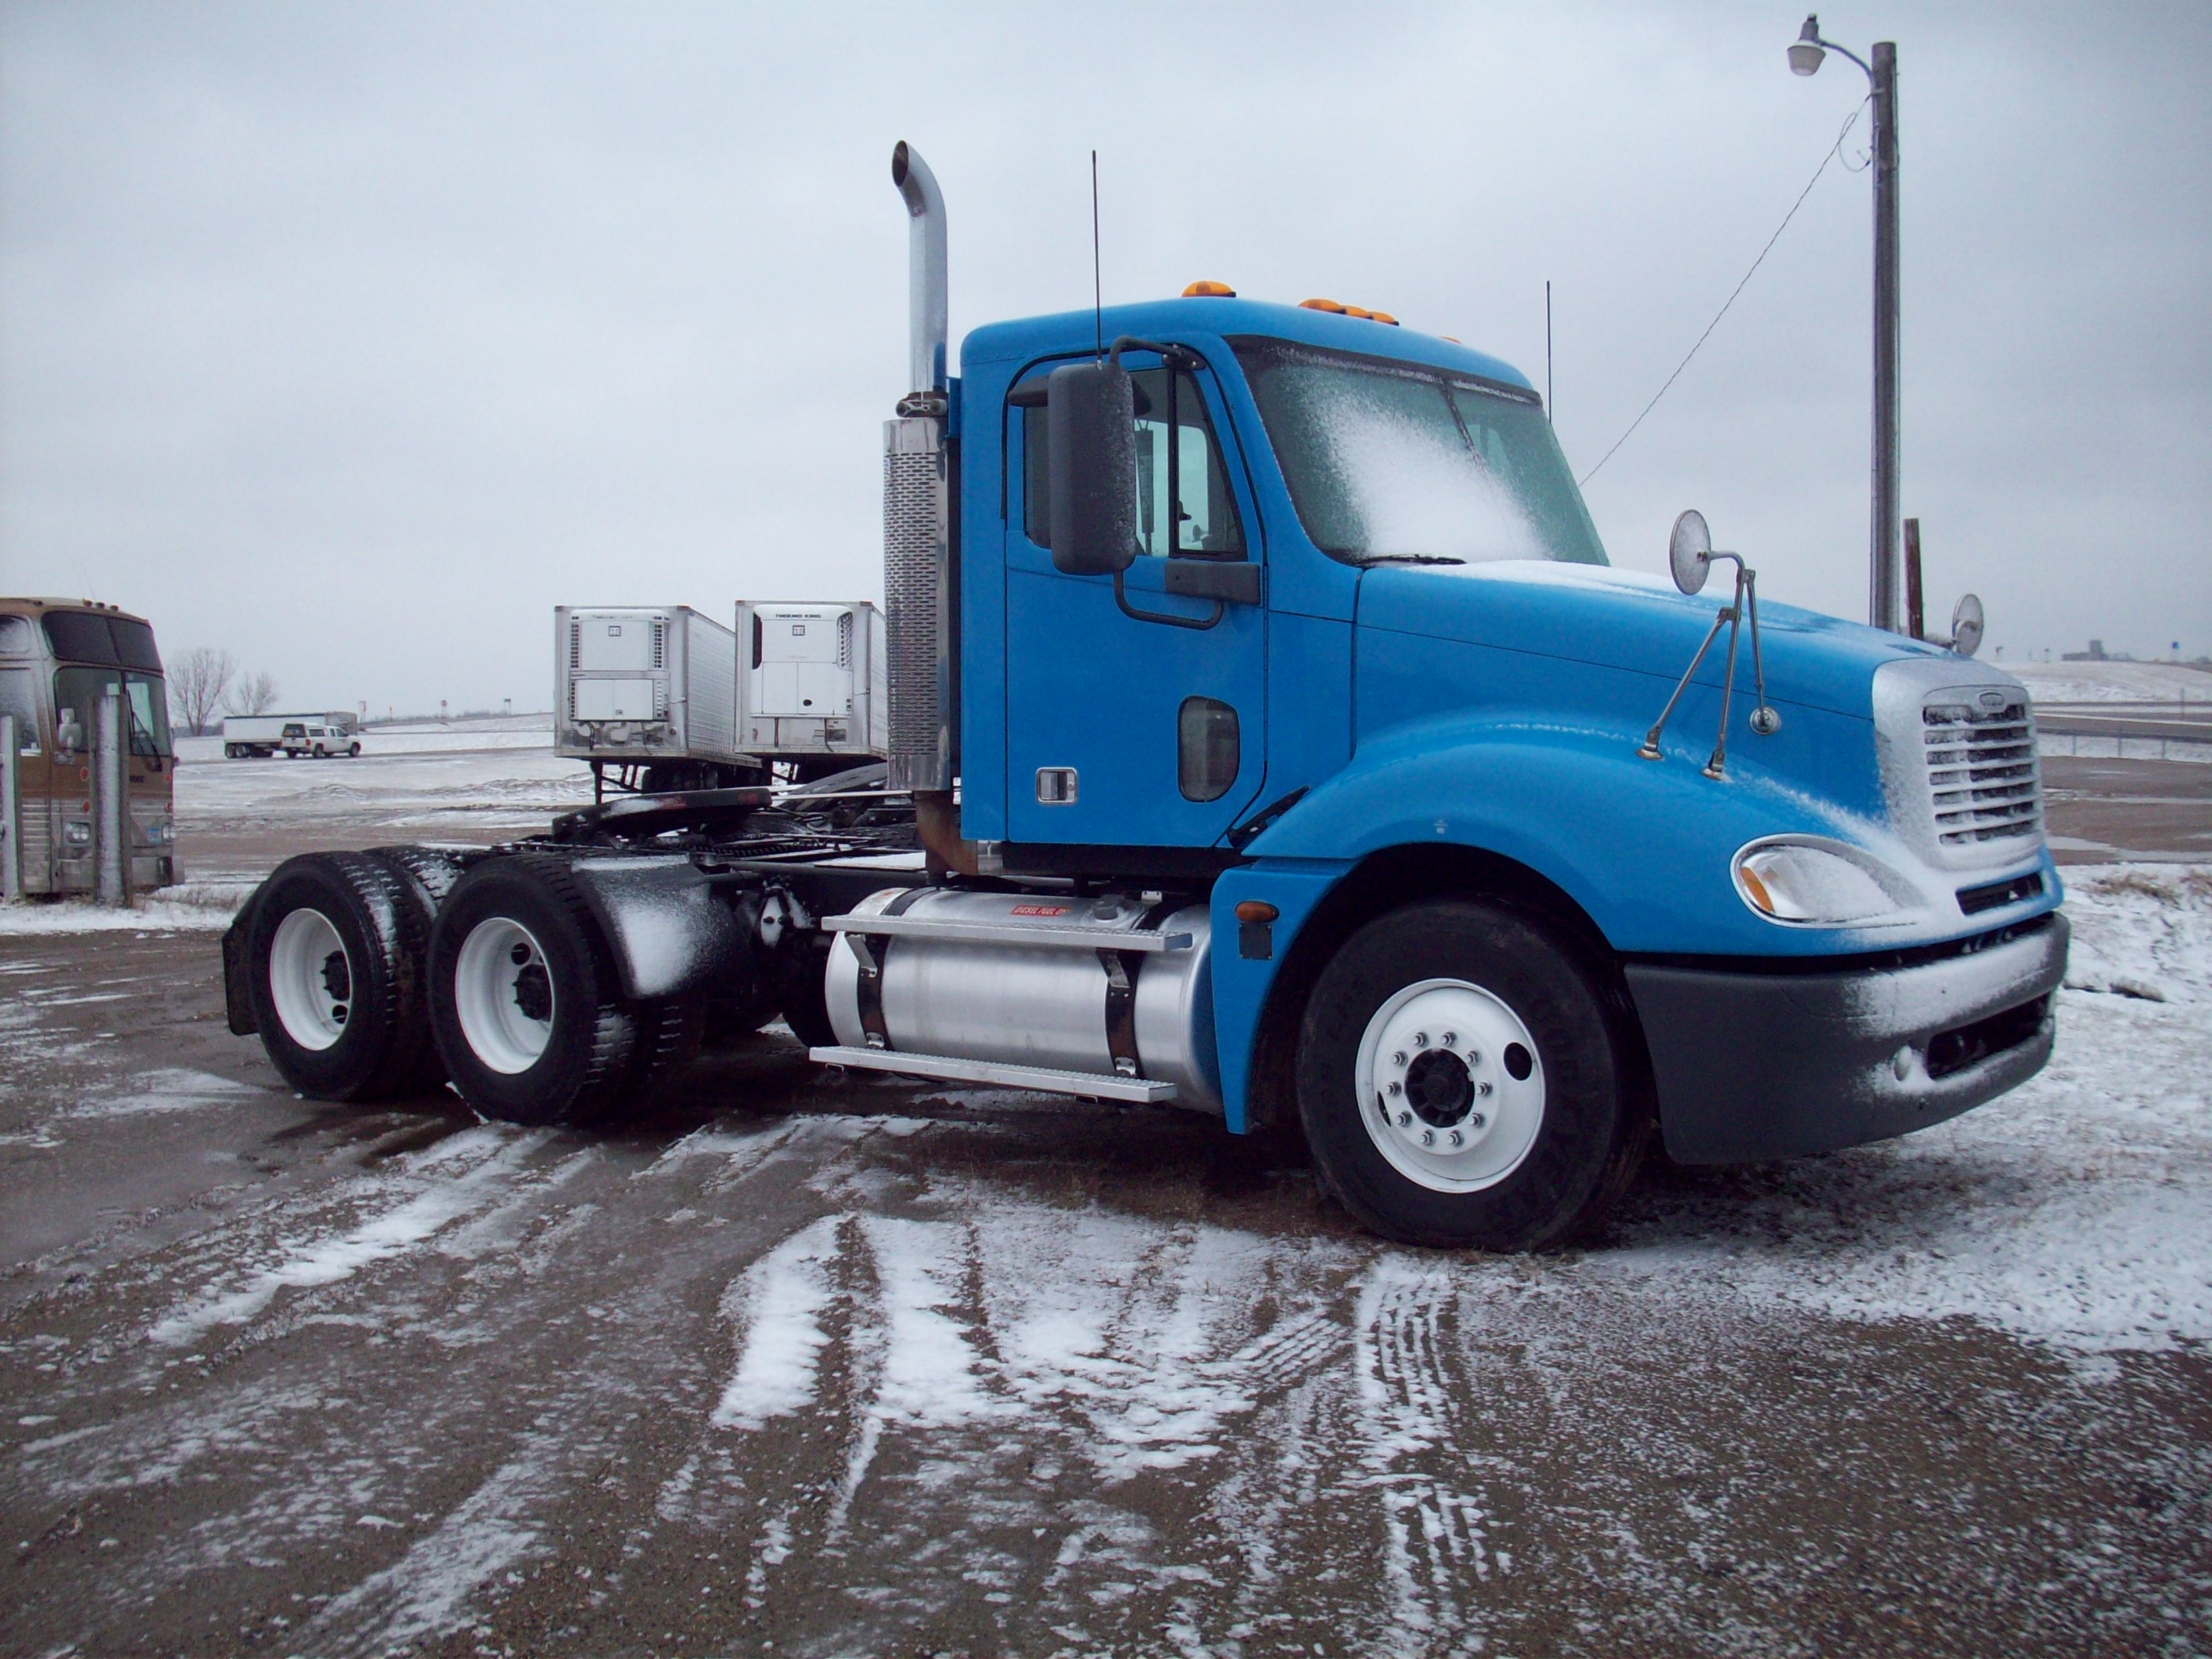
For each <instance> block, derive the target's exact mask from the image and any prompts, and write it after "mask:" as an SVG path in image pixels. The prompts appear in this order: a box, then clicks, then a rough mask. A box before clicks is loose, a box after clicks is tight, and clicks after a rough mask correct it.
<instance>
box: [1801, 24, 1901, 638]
mask: <svg viewBox="0 0 2212 1659" xmlns="http://www.w3.org/2000/svg"><path fill="white" fill-rule="evenodd" d="M1829 52H1841V53H1842V54H1843V55H1844V57H1846V58H1850V60H1851V62H1853V63H1854V64H1857V65H1858V66H1859V67H1860V68H1861V69H1862V70H1865V71H1866V77H1867V82H1868V84H1869V87H1870V88H1872V94H1873V95H1872V97H1871V99H1870V100H1869V101H1871V102H1872V103H1873V105H1874V466H1873V474H1874V476H1873V481H1872V483H1873V487H1872V490H1871V492H1870V493H1871V495H1872V501H1871V503H1870V510H1869V515H1868V516H1869V520H1870V522H1869V526H1868V542H1869V550H1868V566H1869V573H1868V574H1869V580H1868V584H1867V620H1868V621H1869V622H1870V623H1873V624H1874V625H1875V627H1876V628H1886V629H1888V630H1889V631H1890V632H1891V633H1893V634H1897V633H1902V632H1904V631H1905V606H1904V600H1905V581H1904V571H1903V556H1902V551H1901V547H1900V538H1901V535H1902V532H1903V522H1902V518H1903V506H1902V501H1903V496H1902V494H1901V491H1900V489H1899V476H1898V442H1899V420H1898V401H1899V399H1898V342H1899V322H1898V312H1899V305H1898V289H1899V283H1898V223H1897V43H1896V42H1895V41H1893V40H1877V41H1876V42H1875V47H1874V61H1873V62H1872V63H1871V64H1869V63H1868V62H1867V60H1866V59H1865V58H1861V57H1860V56H1859V55H1858V54H1857V52H1852V51H1850V49H1849V48H1848V47H1844V46H1838V45H1837V44H1836V43H1835V42H1834V41H1832V40H1822V39H1821V38H1820V18H1819V17H1818V16H1817V15H1814V16H1810V17H1808V18H1807V19H1806V20H1805V27H1803V28H1802V29H1801V30H1799V31H1798V34H1797V39H1796V40H1794V41H1792V42H1791V43H1790V70H1791V72H1792V73H1794V74H1797V75H1811V74H1814V72H1816V71H1817V70H1819V69H1820V63H1821V59H1822V58H1824V57H1825V56H1826V54H1827V53H1829Z"/></svg>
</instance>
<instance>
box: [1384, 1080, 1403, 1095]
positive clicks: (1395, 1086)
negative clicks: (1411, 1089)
mask: <svg viewBox="0 0 2212 1659" xmlns="http://www.w3.org/2000/svg"><path fill="white" fill-rule="evenodd" d="M1386 1092H1387V1093H1389V1094H1394V1095H1402V1094H1404V1093H1405V1092H1406V1085H1404V1084H1402V1083H1401V1082H1399V1081H1398V1079H1396V1078H1392V1079H1390V1085H1389V1089H1388V1090H1387V1091H1386Z"/></svg>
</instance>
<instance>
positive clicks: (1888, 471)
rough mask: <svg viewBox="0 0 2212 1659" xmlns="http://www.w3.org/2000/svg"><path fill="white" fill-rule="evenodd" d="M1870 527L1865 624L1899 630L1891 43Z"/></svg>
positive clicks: (1878, 144) (1879, 84) (1884, 72)
mask: <svg viewBox="0 0 2212 1659" xmlns="http://www.w3.org/2000/svg"><path fill="white" fill-rule="evenodd" d="M1872 78H1873V81H1874V501H1873V512H1874V525H1873V536H1872V539H1873V544H1874V546H1873V560H1874V570H1873V581H1872V583H1871V592H1870V594H1869V598H1870V600H1871V604H1870V606H1869V609H1870V610H1871V612H1872V616H1871V618H1870V620H1871V621H1872V622H1873V623H1874V625H1875V627H1876V628H1887V629H1889V630H1890V631H1891V632H1892V633H1898V632H1899V631H1901V630H1902V629H1903V628H1904V618H1903V617H1902V616H1901V614H1900V612H1899V600H1900V599H1902V598H1903V597H1904V596H1903V594H1902V593H1901V592H1900V591H1899V590H1900V588H1901V587H1902V586H1903V584H1902V583H1901V582H1900V581H1899V580H1898V578H1899V542H1898V537H1899V528H1900V526H1899V514H1900V513H1901V512H1902V511H1903V508H1902V507H1901V506H1900V500H1901V497H1900V495H1899V484H1898V465H1897V462H1898V455H1897V451H1898V412H1897V404H1898V395H1897V393H1898V387H1897V356H1898V334H1899V328H1898V261H1897V241H1898V237H1897V46H1896V45H1895V43H1894V42H1893V41H1888V40H1877V41H1875V47H1874V69H1873V71H1872Z"/></svg>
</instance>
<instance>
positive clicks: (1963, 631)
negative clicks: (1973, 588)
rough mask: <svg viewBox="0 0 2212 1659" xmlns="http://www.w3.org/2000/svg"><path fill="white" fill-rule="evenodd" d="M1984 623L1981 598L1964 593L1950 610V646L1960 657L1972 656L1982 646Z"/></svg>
mask: <svg viewBox="0 0 2212 1659" xmlns="http://www.w3.org/2000/svg"><path fill="white" fill-rule="evenodd" d="M1986 625H1987V624H1986V623H1985V622H1984V618H1983V616H1982V602H1981V599H1979V598H1978V596H1977V595H1975V594H1972V593H1968V594H1966V595H1964V596H1963V597H1962V598H1960V600H1959V603H1958V605H1957V606H1956V608H1954V610H1953V611H1952V612H1951V648H1952V649H1953V650H1954V651H1955V652H1957V653H1959V654H1960V656H1962V657H1971V656H1972V655H1973V654H1974V653H1975V652H1977V651H1978V650H1980V649H1981V648H1982V631H1983V629H1984V627H1985V626H1986Z"/></svg>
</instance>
